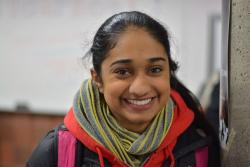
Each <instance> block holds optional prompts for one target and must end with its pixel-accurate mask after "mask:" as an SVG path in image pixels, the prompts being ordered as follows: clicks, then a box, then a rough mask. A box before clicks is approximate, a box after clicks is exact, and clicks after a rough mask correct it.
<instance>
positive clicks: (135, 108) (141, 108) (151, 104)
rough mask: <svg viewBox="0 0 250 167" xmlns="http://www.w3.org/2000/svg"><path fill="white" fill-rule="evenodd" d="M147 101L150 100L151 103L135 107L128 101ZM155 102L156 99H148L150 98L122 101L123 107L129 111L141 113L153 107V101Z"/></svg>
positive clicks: (135, 105)
mask: <svg viewBox="0 0 250 167" xmlns="http://www.w3.org/2000/svg"><path fill="white" fill-rule="evenodd" d="M147 99H151V101H150V102H149V103H147V104H143V105H137V104H133V103H131V102H129V100H138V101H142V100H147ZM155 100H156V97H150V98H143V99H126V98H125V99H123V101H124V103H125V105H126V106H127V107H128V108H129V109H130V110H131V111H135V112H142V111H146V110H148V109H150V108H151V107H152V106H153V103H154V101H155Z"/></svg>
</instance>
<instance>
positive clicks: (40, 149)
mask: <svg viewBox="0 0 250 167" xmlns="http://www.w3.org/2000/svg"><path fill="white" fill-rule="evenodd" d="M60 127H61V126H58V127H56V128H54V129H52V130H51V131H49V132H48V133H47V135H46V136H45V137H44V138H43V139H42V140H41V142H40V143H39V144H38V146H37V147H36V148H35V149H34V151H33V152H32V154H31V156H30V158H29V159H28V161H27V164H26V166H27V167H52V166H56V165H55V163H57V131H58V129H59V128H60Z"/></svg>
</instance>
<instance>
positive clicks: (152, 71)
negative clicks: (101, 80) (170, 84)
mask: <svg viewBox="0 0 250 167" xmlns="http://www.w3.org/2000/svg"><path fill="white" fill-rule="evenodd" d="M162 71H163V69H162V67H159V66H153V67H149V68H148V70H147V73H148V74H149V75H159V74H160V73H161V72H162ZM114 73H115V74H116V75H117V76H118V77H120V78H127V77H129V76H130V75H131V74H132V71H131V70H129V69H127V68H119V69H116V70H114Z"/></svg>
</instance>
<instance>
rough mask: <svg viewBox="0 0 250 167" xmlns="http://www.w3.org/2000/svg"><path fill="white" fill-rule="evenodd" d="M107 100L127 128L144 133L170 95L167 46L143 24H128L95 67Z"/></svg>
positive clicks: (114, 113)
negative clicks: (136, 25)
mask: <svg viewBox="0 0 250 167" xmlns="http://www.w3.org/2000/svg"><path fill="white" fill-rule="evenodd" d="M92 78H93V79H94V80H95V81H96V82H97V85H98V87H99V90H100V92H101V93H103V95H104V98H105V101H106V103H107V104H108V106H109V109H110V111H111V113H112V114H113V116H114V117H115V118H116V120H117V122H118V123H119V124H120V125H121V126H122V127H124V128H126V129H128V130H130V131H133V132H138V133H141V132H143V131H144V130H145V128H146V127H147V126H148V125H149V124H150V122H151V121H152V119H153V118H154V117H155V116H156V114H157V113H158V112H160V111H161V110H162V109H163V108H164V107H165V105H166V104H167V101H168V100H169V96H170V77H169V63H168V58H167V55H166V52H165V50H164V47H163V45H162V44H161V43H159V42H158V41H156V40H155V39H154V38H153V37H152V36H151V35H150V34H149V33H148V32H147V31H145V30H144V29H142V28H136V27H129V28H128V29H127V30H126V31H125V32H124V33H123V34H121V36H120V37H119V38H118V41H117V44H116V45H115V47H114V48H113V49H111V50H110V52H109V53H108V55H107V56H106V58H105V60H104V61H103V63H102V65H101V75H100V76H97V74H96V73H95V72H94V71H92Z"/></svg>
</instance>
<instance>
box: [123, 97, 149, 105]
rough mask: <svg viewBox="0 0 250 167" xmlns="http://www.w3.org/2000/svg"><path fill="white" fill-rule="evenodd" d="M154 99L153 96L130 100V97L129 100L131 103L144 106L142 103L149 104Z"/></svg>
mask: <svg viewBox="0 0 250 167" xmlns="http://www.w3.org/2000/svg"><path fill="white" fill-rule="evenodd" d="M152 100H153V98H148V99H141V100H137V99H132V100H129V99H128V100H127V102H128V103H130V104H134V105H138V106H142V105H146V104H149V103H150V102H151V101H152Z"/></svg>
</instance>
